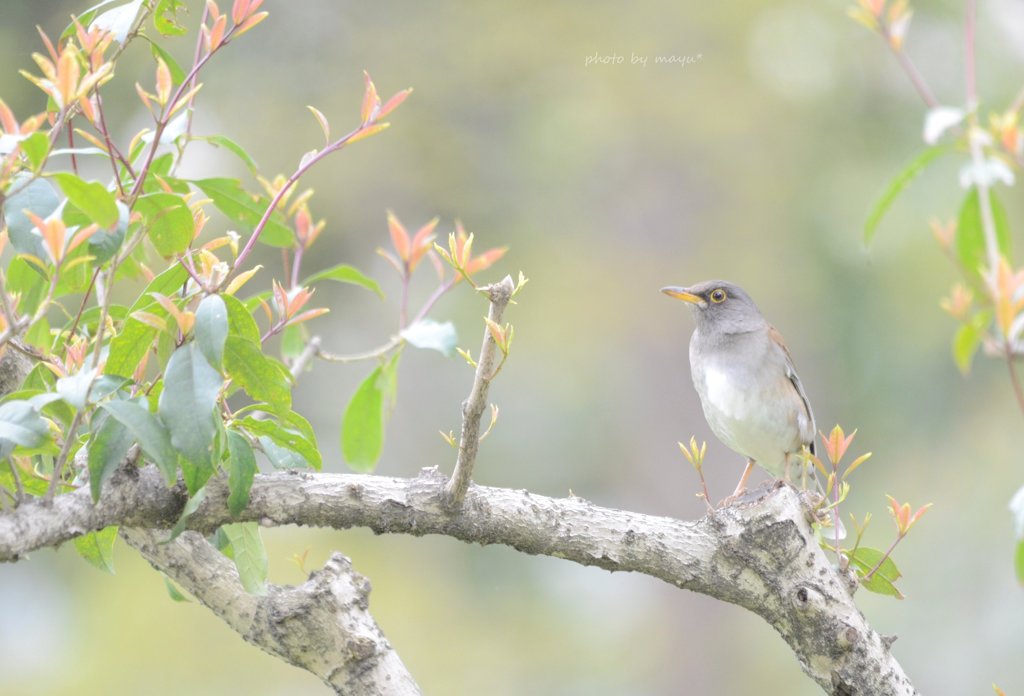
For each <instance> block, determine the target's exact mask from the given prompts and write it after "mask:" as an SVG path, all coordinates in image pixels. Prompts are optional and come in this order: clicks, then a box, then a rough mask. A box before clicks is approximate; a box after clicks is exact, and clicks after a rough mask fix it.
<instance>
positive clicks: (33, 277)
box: [7, 228, 49, 314]
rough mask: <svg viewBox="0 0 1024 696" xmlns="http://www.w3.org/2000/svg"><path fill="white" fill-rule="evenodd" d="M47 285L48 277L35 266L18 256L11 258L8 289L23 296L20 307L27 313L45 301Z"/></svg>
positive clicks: (31, 312) (8, 271)
mask: <svg viewBox="0 0 1024 696" xmlns="http://www.w3.org/2000/svg"><path fill="white" fill-rule="evenodd" d="M8 229H10V228H8ZM28 253H31V252H28ZM47 287H49V283H48V282H47V279H46V278H45V277H44V276H43V274H42V273H40V272H39V271H38V270H37V269H36V268H35V267H34V266H32V265H30V264H29V263H28V262H26V261H25V259H23V258H20V257H17V256H16V257H14V258H13V259H11V262H10V264H8V266H7V291H8V292H12V293H18V295H20V296H21V302H19V303H18V309H20V310H22V311H23V312H25V313H26V314H33V313H35V311H36V310H37V309H39V305H40V303H41V302H42V301H43V296H44V295H45V294H46V289H47Z"/></svg>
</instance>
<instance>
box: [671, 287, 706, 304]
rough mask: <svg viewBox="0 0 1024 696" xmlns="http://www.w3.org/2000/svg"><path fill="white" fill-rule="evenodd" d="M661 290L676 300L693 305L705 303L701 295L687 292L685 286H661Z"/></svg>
mask: <svg viewBox="0 0 1024 696" xmlns="http://www.w3.org/2000/svg"><path fill="white" fill-rule="evenodd" d="M661 291H662V292H663V293H665V294H666V295H668V296H669V297H674V298H676V299H677V300H682V301H683V302H689V303H690V304H695V305H704V304H706V303H705V302H704V298H703V297H701V296H700V295H694V294H693V293H692V292H689V291H688V290H687V289H686V288H677V287H673V286H671V285H670V286H669V287H667V288H662V289H661Z"/></svg>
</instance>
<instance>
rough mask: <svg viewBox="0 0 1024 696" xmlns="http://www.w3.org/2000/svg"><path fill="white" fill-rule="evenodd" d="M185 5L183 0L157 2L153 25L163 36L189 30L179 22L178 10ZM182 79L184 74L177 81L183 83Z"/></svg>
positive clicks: (176, 34) (180, 33)
mask: <svg viewBox="0 0 1024 696" xmlns="http://www.w3.org/2000/svg"><path fill="white" fill-rule="evenodd" d="M183 7H185V4H184V3H183V2H182V1H181V0H160V2H158V3H157V5H156V10H155V11H154V12H153V26H154V27H156V30H157V31H158V32H160V35H161V36H184V35H185V33H186V32H187V31H188V30H187V29H185V27H183V26H182V25H181V24H179V23H178V10H180V9H182V8H183ZM153 47H154V48H155V47H156V44H153ZM164 60H166V58H165V59H164ZM168 65H170V63H168ZM179 70H180V68H179ZM182 80H184V75H182V77H181V79H176V80H175V82H176V83H181V81H182Z"/></svg>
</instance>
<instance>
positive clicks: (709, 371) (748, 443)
mask: <svg viewBox="0 0 1024 696" xmlns="http://www.w3.org/2000/svg"><path fill="white" fill-rule="evenodd" d="M751 377H754V376H753V375H743V374H742V373H741V374H737V373H736V371H735V370H732V369H731V370H728V371H726V370H724V369H721V368H720V367H719V366H716V365H714V364H709V365H706V367H705V370H704V373H703V375H702V380H698V375H697V374H694V384H695V386H696V387H697V392H698V393H699V394H700V396H701V405H702V406H703V408H704V416H705V418H707V421H708V425H709V426H711V430H712V431H713V432H714V433H715V436H716V437H718V439H720V440H721V441H722V442H723V443H724V444H725V445H726V446H727V447H729V448H730V449H732V450H734V451H736V452H738V453H739V454H741V455H743V456H744V457H747V458H749V459H753V460H754V461H756V462H757V463H758V464H760V465H761V466H762V467H764V468H765V469H767V470H768V471H769V472H771V473H772V474H774V475H776V476H781V475H782V474H783V472H784V470H785V463H786V457H787V454H789V453H794V452H797V451H799V449H800V446H801V442H800V433H799V427H798V424H797V422H796V419H795V418H794V413H793V410H792V407H791V404H790V403H788V401H786V400H782V401H781V402H780V400H779V393H778V391H777V388H778V387H777V385H769V386H771V387H772V388H771V389H760V390H758V389H756V388H754V389H751V388H750V387H749V385H750V384H756V383H757V382H758V381H759V380H757V379H751ZM701 382H702V383H701Z"/></svg>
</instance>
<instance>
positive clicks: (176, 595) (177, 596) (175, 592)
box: [161, 573, 192, 602]
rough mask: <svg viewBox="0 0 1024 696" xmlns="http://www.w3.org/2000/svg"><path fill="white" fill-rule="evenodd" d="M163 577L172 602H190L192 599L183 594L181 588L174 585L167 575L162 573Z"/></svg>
mask: <svg viewBox="0 0 1024 696" xmlns="http://www.w3.org/2000/svg"><path fill="white" fill-rule="evenodd" d="M161 575H163V573H161ZM163 578H164V586H165V587H166V588H167V594H168V595H170V597H171V601H173V602H191V601H192V600H190V599H189V598H188V597H186V596H185V595H184V593H182V591H181V590H179V589H178V586H177V585H175V584H174V582H172V581H171V579H170V578H169V577H167V576H166V575H163Z"/></svg>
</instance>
